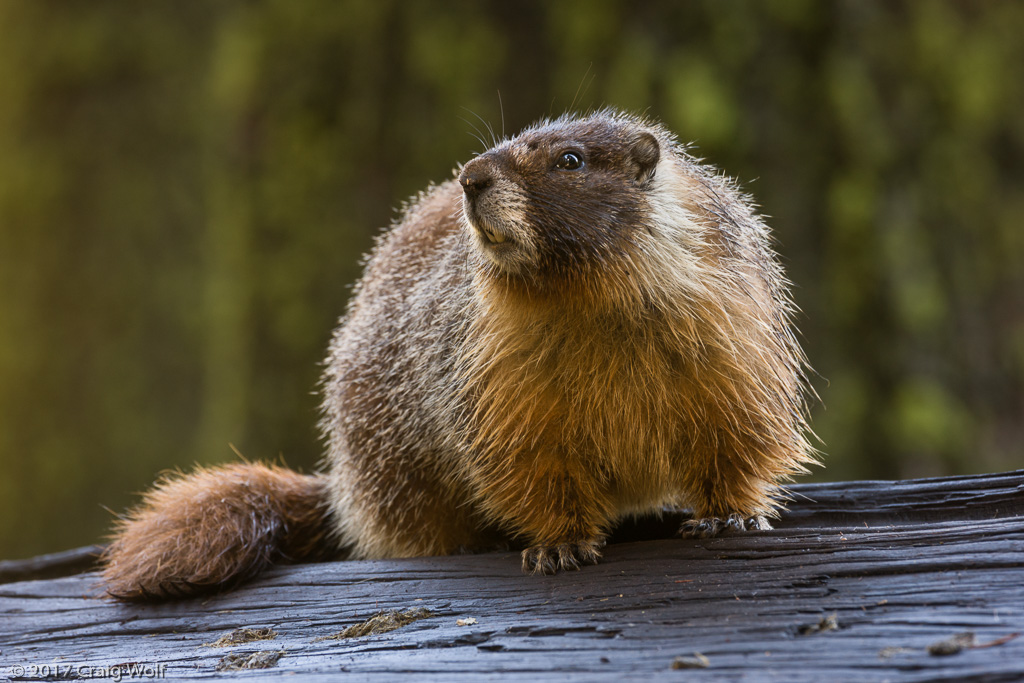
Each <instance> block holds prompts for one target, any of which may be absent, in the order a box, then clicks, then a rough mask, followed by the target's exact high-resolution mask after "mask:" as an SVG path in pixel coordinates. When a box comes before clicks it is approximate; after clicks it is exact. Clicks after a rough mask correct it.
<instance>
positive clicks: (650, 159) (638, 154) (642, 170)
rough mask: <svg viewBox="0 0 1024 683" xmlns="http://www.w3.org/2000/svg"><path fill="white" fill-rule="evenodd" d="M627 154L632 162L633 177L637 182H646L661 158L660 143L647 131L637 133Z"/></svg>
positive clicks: (651, 176)
mask: <svg viewBox="0 0 1024 683" xmlns="http://www.w3.org/2000/svg"><path fill="white" fill-rule="evenodd" d="M629 154H630V159H631V160H632V162H633V179H634V180H635V181H636V182H637V183H639V184H643V183H646V182H647V181H648V180H650V179H651V178H653V177H654V169H655V168H657V166H658V160H659V159H660V158H661V145H659V144H658V139H657V138H655V137H654V136H653V135H651V134H650V133H647V132H643V133H638V134H637V135H636V136H635V137H634V138H633V142H632V145H631V146H630V149H629Z"/></svg>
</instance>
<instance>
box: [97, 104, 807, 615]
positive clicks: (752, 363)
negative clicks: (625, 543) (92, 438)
mask: <svg viewBox="0 0 1024 683" xmlns="http://www.w3.org/2000/svg"><path fill="white" fill-rule="evenodd" d="M791 310H792V306H791V304H790V300H789V295H788V291H787V285H786V280H785V278H784V276H783V273H782V270H781V268H780V266H779V264H778V262H777V260H776V257H775V255H774V253H773V252H772V250H771V248H770V246H769V236H768V229H767V227H766V226H765V225H764V223H763V222H762V220H761V219H760V217H759V216H758V215H757V214H756V213H755V212H754V210H753V209H752V208H751V205H750V203H749V202H748V200H747V198H746V197H745V196H744V195H742V194H740V193H739V192H738V191H737V189H736V188H735V187H734V185H733V183H732V182H731V181H729V180H728V179H726V178H723V177H722V176H720V175H717V174H716V173H714V172H713V171H711V170H709V169H708V168H707V167H705V166H702V165H701V164H699V163H698V161H697V160H695V159H694V158H693V157H691V156H690V155H689V154H687V152H686V150H685V149H684V148H683V147H682V146H680V145H679V144H678V143H677V142H676V141H675V139H674V138H673V136H672V135H671V134H670V133H669V132H667V131H666V130H665V129H664V128H662V127H661V126H659V125H657V124H655V123H652V122H650V121H647V120H643V119H640V118H637V117H633V116H629V115H625V114H620V113H616V112H612V111H602V112H598V113H596V114H592V115H588V116H582V117H572V116H565V117H562V118H559V119H557V120H554V121H547V122H542V123H540V124H539V125H537V126H535V127H532V128H529V129H527V130H525V131H524V132H522V133H521V134H520V135H518V136H516V137H514V138H512V139H510V140H506V141H503V142H501V143H499V144H497V145H496V146H495V147H494V148H493V149H491V150H489V151H487V152H486V153H484V154H481V155H480V156H478V157H476V158H475V159H473V160H472V161H470V162H469V163H467V164H466V165H465V166H463V167H462V168H461V171H460V172H459V174H458V179H457V180H450V181H448V182H446V183H444V184H442V185H439V186H437V187H432V188H431V189H429V190H427V191H426V192H424V193H423V194H422V195H421V196H420V197H419V198H418V199H417V200H416V201H415V202H414V203H413V204H412V205H411V206H410V207H409V208H408V210H407V211H406V212H405V214H404V216H403V217H402V218H401V220H400V221H399V222H398V223H397V224H396V225H394V226H393V227H392V228H391V229H390V230H389V231H388V232H387V233H386V234H385V235H384V236H383V238H382V239H381V240H380V241H379V242H378V244H377V246H376V248H375V249H374V251H373V253H372V256H371V258H370V260H369V263H368V265H367V268H366V273H365V275H364V276H363V279H362V281H361V282H360V283H359V285H358V286H357V288H356V291H355V295H354V297H353V299H352V302H351V304H350V306H349V310H348V313H347V315H346V316H345V317H344V319H343V320H342V322H341V324H340V326H339V327H338V329H337V332H336V333H335V335H334V339H333V341H332V343H331V347H330V354H329V356H328V359H327V369H326V372H325V373H324V377H323V394H324V399H323V409H324V418H323V424H322V426H323V431H324V434H325V437H326V441H327V455H326V458H325V461H324V468H323V472H322V473H321V474H317V475H300V474H297V473H295V472H292V471H290V470H286V469H283V468H280V467H271V466H266V465H261V464H249V463H238V464H234V465H228V466H225V467H219V468H214V469H201V470H199V471H197V472H195V473H193V474H190V475H187V476H172V477H167V478H165V479H164V480H163V481H161V482H159V483H158V485H157V486H156V487H155V488H154V489H153V490H152V491H150V492H149V493H147V494H146V495H145V497H144V499H143V502H142V504H141V505H140V506H139V507H138V508H137V509H135V510H133V511H132V512H130V513H129V514H128V516H126V518H124V519H123V520H122V521H121V522H120V524H119V528H118V530H117V535H116V537H115V541H114V543H113V544H112V545H111V546H110V548H109V550H108V551H107V554H106V558H105V559H106V568H105V571H104V579H105V581H106V585H107V587H108V590H109V592H110V593H111V594H112V595H115V596H118V597H122V598H125V599H144V598H165V597H175V596H181V595H188V594H192V593H196V592H199V591H203V590H210V589H216V588H220V587H224V586H227V585H229V584H232V583H234V582H237V581H239V580H242V579H245V578H247V577H250V576H252V575H254V574H255V573H257V572H258V571H260V570H261V569H262V568H264V567H265V566H267V565H268V564H269V563H271V562H274V561H279V560H298V559H306V558H312V557H323V556H328V555H331V554H339V553H347V554H348V556H350V557H353V558H380V557H409V556H417V555H438V554H447V553H454V552H459V551H462V550H473V549H486V548H490V547H494V545H495V544H496V543H499V542H501V541H502V540H503V539H504V540H511V541H513V542H517V543H519V544H521V545H522V546H524V547H525V548H526V549H525V550H524V551H523V567H524V569H527V570H530V571H540V572H544V573H550V572H554V571H556V570H558V569H574V568H577V567H578V566H579V565H580V564H581V563H592V562H595V561H596V560H597V559H598V557H599V556H600V548H601V546H602V544H603V538H604V535H605V533H606V532H607V530H608V529H609V527H610V526H611V525H613V524H614V523H615V522H616V520H618V519H620V518H622V517H623V516H626V515H631V514H635V513H642V512H647V511H652V510H657V509H659V508H661V507H662V506H665V505H677V506H686V507H688V508H692V509H693V511H694V514H693V517H694V519H693V521H691V522H689V523H687V524H686V525H685V526H684V532H685V533H689V534H695V535H710V534H714V533H717V532H718V531H719V530H720V529H721V528H722V527H723V526H726V525H732V526H734V527H737V528H740V529H743V528H757V529H761V528H770V527H768V524H767V522H766V520H765V518H766V517H769V516H771V515H772V514H773V513H774V511H775V509H776V507H777V505H778V496H779V484H780V482H781V481H783V480H784V479H786V478H787V477H788V476H790V475H793V474H795V473H798V472H802V471H804V467H805V465H806V464H808V463H810V462H812V460H813V455H812V450H811V448H810V447H809V445H808V442H807V439H806V433H807V425H806V421H805V415H806V406H805V399H804V392H805V384H806V382H805V378H804V357H803V354H802V352H801V350H800V348H799V346H798V344H797V342H796V340H795V339H794V336H793V331H792V328H791V323H790V314H791Z"/></svg>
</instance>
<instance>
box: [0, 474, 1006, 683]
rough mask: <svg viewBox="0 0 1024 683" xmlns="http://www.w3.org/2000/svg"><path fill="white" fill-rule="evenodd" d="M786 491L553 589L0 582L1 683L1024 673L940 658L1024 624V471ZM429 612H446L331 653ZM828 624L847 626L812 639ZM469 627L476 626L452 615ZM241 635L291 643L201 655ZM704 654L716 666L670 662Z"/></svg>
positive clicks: (658, 526) (334, 567) (615, 557)
mask: <svg viewBox="0 0 1024 683" xmlns="http://www.w3.org/2000/svg"><path fill="white" fill-rule="evenodd" d="M792 496H793V502H792V503H791V504H790V511H789V512H788V513H787V514H786V515H785V517H784V519H783V520H782V521H781V522H780V523H779V524H778V525H777V529H776V530H774V531H771V532H762V533H757V534H751V535H726V536H722V537H720V538H716V539H711V540H681V539H674V538H663V539H660V540H645V541H635V542H625V543H614V544H611V545H609V546H608V547H607V548H606V549H605V553H604V560H603V561H602V563H601V564H600V565H598V566H595V567H586V568H584V569H583V570H582V571H579V572H572V573H568V574H560V575H557V576H551V577H545V576H528V575H524V574H522V573H521V572H520V570H519V558H518V555H517V554H515V553H511V552H509V553H495V554H489V555H471V556H455V557H438V558H424V559H413V560H393V561H359V562H333V563H324V564H307V565H300V566H292V567H280V568H276V569H274V570H272V571H271V572H270V573H268V574H266V575H265V576H264V577H262V578H261V579H259V580H258V581H256V582H254V583H252V584H249V585H247V586H245V587H243V588H241V589H239V590H237V591H235V592H232V593H228V594H226V595H221V596H217V597H213V598H208V599H202V600H190V601H185V602H180V603H170V604H164V605H151V606H138V605H123V604H118V603H114V602H111V601H108V600H104V599H102V598H101V597H100V592H99V590H98V589H97V588H96V587H95V585H94V584H95V581H96V576H95V574H85V575H80V576H74V577H67V578H61V579H49V580H41V581H25V582H20V583H11V584H7V585H3V586H0V680H3V678H4V677H5V676H7V677H12V673H13V674H18V673H21V672H20V670H18V669H17V668H16V667H19V666H21V667H29V668H27V669H26V670H25V671H24V675H23V676H22V678H40V677H41V676H40V675H39V674H41V673H43V671H42V670H40V669H38V668H37V669H35V670H33V669H31V668H30V667H32V666H36V667H42V666H45V665H49V666H50V667H51V670H50V672H49V673H51V674H53V673H54V670H53V668H52V667H54V666H58V665H59V666H60V667H62V668H61V669H60V671H58V672H57V673H58V674H59V675H58V676H53V675H51V676H50V678H51V679H53V678H63V679H67V678H74V677H75V674H76V673H77V674H80V673H81V671H82V670H81V669H79V668H78V667H80V666H82V665H86V666H90V667H100V666H109V665H112V664H118V663H130V662H138V663H140V664H159V663H163V664H166V665H167V668H166V676H167V678H198V677H201V678H215V677H228V676H230V677H232V678H255V677H266V676H270V675H280V674H282V673H295V674H301V675H302V677H303V678H322V679H327V678H328V677H331V676H336V675H337V674H338V673H341V672H351V673H353V674H357V675H356V677H355V678H356V680H371V681H377V680H379V681H390V680H394V679H396V678H405V679H408V680H416V681H421V680H428V681H430V680H436V681H442V680H443V681H450V680H453V679H457V680H473V681H477V680H495V679H523V680H526V679H529V680H548V679H557V680H572V681H595V680H609V681H611V680H616V681H617V680H635V679H643V678H652V679H654V680H695V681H736V680H743V681H758V680H779V681H826V680H840V681H881V680H889V681H933V680H950V681H953V680H955V681H974V680H976V681H1019V680H1024V636H1022V637H1019V638H1013V639H1010V640H1007V641H1006V642H1002V643H1001V644H998V645H993V646H991V647H986V648H971V649H966V650H964V651H962V652H960V653H958V654H954V655H950V656H941V657H940V656H934V655H930V654H928V652H927V651H926V647H927V646H928V645H930V644H932V643H934V642H937V641H939V640H942V639H945V638H948V637H950V636H953V635H955V634H957V633H960V632H964V631H972V632H974V634H975V635H976V641H977V642H978V643H979V644H982V645H984V644H986V643H989V642H992V641H997V639H1000V638H1003V637H1005V636H1009V635H1012V634H1013V633H1017V632H1022V633H1024V566H1022V565H1024V471H1018V472H1011V473H1005V474H995V475H981V476H973V477H956V478H944V479H930V480H916V481H905V482H844V483H836V484H817V485H801V486H794V487H793V488H792ZM677 521H678V520H677V519H675V518H673V516H672V515H667V516H666V519H664V520H662V521H661V522H658V521H657V520H645V521H643V522H642V523H638V524H634V525H631V526H629V527H628V528H624V529H622V530H621V531H620V533H619V534H618V537H619V538H622V537H623V536H625V537H627V538H629V537H631V538H641V537H648V538H649V537H651V536H658V535H664V534H665V533H666V532H670V531H671V529H672V528H673V527H674V525H675V523H676V522H677ZM419 607H426V608H428V609H430V610H431V611H432V612H433V613H434V615H435V616H433V617H429V618H426V619H420V620H418V621H415V622H413V623H411V624H409V625H407V626H404V627H402V628H399V629H397V630H394V631H390V632H388V633H383V634H379V635H370V636H364V637H360V638H354V639H349V640H318V638H322V637H324V636H329V635H332V634H335V633H337V632H339V631H341V630H342V629H344V628H345V627H348V626H351V625H353V624H355V623H358V622H361V621H363V620H365V619H367V618H369V617H371V616H373V615H374V614H376V613H377V612H379V611H381V610H391V609H399V610H405V609H411V608H419ZM832 614H834V615H835V619H836V622H837V624H838V628H837V629H835V630H826V631H820V632H814V633H809V634H805V633H806V632H807V631H814V626H815V625H817V624H819V623H820V622H822V620H823V619H825V618H827V617H828V616H829V615H832ZM467 618H473V619H475V620H476V623H473V624H470V625H465V626H460V625H458V624H457V620H459V619H467ZM242 626H244V627H251V628H260V627H271V628H273V630H274V631H277V633H278V635H277V637H276V638H275V639H274V640H261V641H256V642H252V643H247V644H242V645H235V646H231V647H224V648H215V647H206V646H204V643H210V642H212V641H214V640H215V639H216V638H218V637H219V636H221V635H224V634H225V633H227V632H229V631H231V630H232V629H234V628H236V627H242ZM257 651H284V654H283V656H281V657H280V658H279V659H278V660H277V663H276V664H275V665H274V666H273V667H272V668H269V669H264V670H243V671H225V672H218V671H217V670H216V669H217V665H218V663H219V662H220V660H221V659H222V658H223V657H225V656H226V655H228V654H236V655H237V654H241V655H246V654H249V653H252V652H257ZM697 652H699V653H701V654H703V655H704V656H705V657H706V658H707V662H708V667H707V668H702V669H688V670H673V669H672V662H673V659H674V658H675V657H677V656H683V657H692V656H693V655H694V653H697ZM269 659H270V660H272V659H273V658H272V657H271V658H269ZM67 667H74V668H73V669H71V670H70V671H68V670H67ZM33 674H35V675H33ZM15 678H16V679H17V677H16V676H15Z"/></svg>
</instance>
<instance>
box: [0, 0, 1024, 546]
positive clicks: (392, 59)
mask: <svg viewBox="0 0 1024 683" xmlns="http://www.w3.org/2000/svg"><path fill="white" fill-rule="evenodd" d="M1022 35H1024V4H1021V3H1012V2H1001V3H1000V2H940V1H935V2H890V1H885V2H882V1H865V0H849V1H847V2H810V1H808V2H800V1H796V0H778V1H774V2H763V1H757V2H732V1H718V0H709V1H707V2H672V3H657V2H651V3H634V2H627V1H626V0H586V1H579V2H550V3H542V2H522V3H510V2H478V1H477V2H473V1H469V0H464V1H444V2H442V1H439V0H438V1H433V2H428V1H423V2H416V3H398V2H388V1H383V0H367V1H352V0H346V1H338V0H318V1H314V0H266V1H256V0H245V1H242V0H220V1H218V0H208V1H207V2H173V3H172V2H162V3H138V2H134V3H124V2H113V1H110V0H91V1H90V2H77V1H74V2H68V1H67V0H0V297H2V298H0V557H2V558H12V557H19V556H27V555H31V554H35V553H41V552H48V551H55V550H60V549H64V548H68V547H72V546H76V545H82V544H86V543H91V542H95V541H97V540H98V539H99V537H100V536H101V534H102V533H103V532H104V531H105V529H106V528H107V527H108V525H109V521H110V513H109V511H108V510H106V509H104V506H106V507H108V508H111V509H114V510H119V509H121V508H123V507H124V506H126V505H128V504H129V503H130V502H131V501H132V500H133V493H134V492H137V491H140V490H142V489H144V488H145V487H146V486H147V485H148V484H149V483H150V482H151V481H152V480H153V479H154V477H155V476H156V475H157V473H158V472H160V471H161V470H163V469H165V468H170V467H176V466H182V467H187V466H190V465H191V464H192V463H195V462H201V463H213V462H219V461H224V460H228V459H231V458H233V457H234V456H233V454H232V453H231V450H230V449H229V446H228V444H229V443H231V444H234V445H235V446H237V448H238V449H239V450H240V451H241V452H243V453H244V454H245V455H246V456H248V457H250V458H277V457H279V456H283V457H284V459H285V460H286V461H287V462H288V463H289V464H290V465H292V466H296V467H301V468H303V469H306V470H309V469H311V468H313V467H315V463H316V461H317V459H318V457H319V453H320V444H319V442H318V435H317V431H316V428H315V424H316V421H317V419H318V415H317V398H316V396H315V392H316V382H317V377H318V373H319V361H320V358H321V356H322V353H323V350H324V348H325V346H326V344H327V341H328V338H329V335H330V332H331V329H332V327H333V325H334V323H335V320H336V318H337V316H338V315H339V314H340V313H341V312H342V310H343V308H344V305H345V301H346V298H347V296H348V294H349V291H350V290H349V288H350V285H351V283H352V282H353V281H354V280H355V278H356V277H357V276H358V274H359V272H360V267H359V258H360V254H362V253H363V252H364V251H365V250H366V249H367V248H368V247H369V246H370V244H371V240H372V238H373V236H374V235H375V234H376V233H377V232H379V230H380V228H381V226H384V225H386V224H387V223H388V222H389V221H390V220H391V219H392V218H393V217H394V216H395V213H394V207H396V206H398V205H399V204H400V203H401V202H402V201H403V200H404V199H405V198H407V197H408V196H410V195H412V194H414V193H415V192H417V191H418V190H420V189H422V188H423V187H425V186H426V184H427V183H428V182H429V181H435V182H439V181H442V180H444V179H445V178H447V177H448V176H449V174H450V172H451V169H452V167H453V166H454V164H455V162H457V161H460V160H461V161H465V160H467V159H469V158H470V157H471V155H472V154H473V153H474V152H479V151H482V150H481V148H480V144H479V143H478V142H477V141H476V140H474V138H473V136H472V135H471V134H470V133H471V131H472V129H473V128H474V127H481V123H480V122H479V121H478V120H477V118H478V117H481V118H482V119H484V120H486V121H487V122H489V123H490V124H491V125H492V126H493V127H494V128H495V130H496V131H497V132H498V133H499V134H500V132H501V130H502V129H504V131H505V132H506V133H510V134H511V133H513V132H515V131H516V130H518V129H520V128H522V127H523V126H524V125H526V124H529V123H531V122H533V121H534V120H536V119H538V118H540V117H542V116H546V115H549V114H559V113H561V112H563V111H564V110H566V109H568V108H570V107H573V106H575V108H576V109H588V108H592V107H597V106H602V105H614V106H617V107H621V108H625V109H629V110H632V111H639V112H647V113H649V114H650V115H651V116H653V117H656V118H659V119H661V120H663V121H664V122H665V123H666V124H667V125H668V126H669V127H670V128H672V129H673V130H675V131H676V132H678V134H679V135H680V137H681V138H682V139H684V140H693V141H695V142H696V143H697V144H698V154H699V155H701V156H703V157H705V158H706V159H708V160H709V161H711V162H712V163H714V164H715V165H717V166H719V167H720V168H722V169H724V170H725V171H726V172H728V173H729V174H731V175H734V176H736V177H738V178H740V179H741V180H742V181H743V183H744V186H745V187H746V189H747V190H749V191H750V192H752V193H753V194H755V195H756V197H757V198H758V200H759V202H760V204H761V206H762V209H763V211H764V213H766V214H767V215H769V216H771V218H770V221H769V222H770V224H771V225H772V226H773V227H774V229H775V231H776V234H777V236H778V240H779V251H780V252H781V253H782V255H783V258H784V261H785V262H786V264H787V267H788V271H789V275H790V277H791V279H792V280H793V281H794V282H795V283H796V288H795V297H796V300H797V303H798V304H799V306H800V307H801V308H802V309H803V314H802V315H801V317H800V319H799V326H800V328H801V330H802V332H803V337H804V340H805V346H806V349H807V352H808V355H809V356H810V359H811V362H812V364H813V365H814V367H815V368H816V369H817V371H818V372H819V373H820V377H818V378H816V379H815V384H816V387H817V390H818V392H819V393H820V395H821V397H822V399H823V405H817V406H816V407H815V409H814V416H813V417H814V425H815V428H816V430H817V432H818V433H819V435H820V436H821V438H822V440H823V441H824V444H825V445H824V446H823V447H822V448H823V450H824V451H825V452H826V453H827V457H826V462H827V468H826V469H825V470H822V471H819V472H818V473H816V475H815V476H816V477H818V478H828V479H844V478H871V477H880V478H881V477H884V478H888V477H909V476H923V475H939V474H948V473H965V472H982V471H996V470H1005V469H1013V468H1018V467H1022V466H1024V454H1022V453H1024V78H1022V77H1021V74H1022V73H1024V40H1022V39H1021V36H1022ZM499 92H500V99H499V94H498V93H499Z"/></svg>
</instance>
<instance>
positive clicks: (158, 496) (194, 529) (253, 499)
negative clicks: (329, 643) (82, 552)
mask: <svg viewBox="0 0 1024 683" xmlns="http://www.w3.org/2000/svg"><path fill="white" fill-rule="evenodd" d="M116 532H117V533H116V540H115V541H114V542H113V543H112V544H111V545H110V546H108V548H107V550H106V553H105V554H104V561H105V563H106V568H105V570H104V575H103V578H104V580H105V582H106V588H107V592H108V593H110V594H111V595H113V596H115V597H118V598H121V599H123V600H160V599H166V598H176V597H185V596H188V595H195V594H198V593H203V592H210V591H217V590H221V589H224V588H229V587H231V586H232V585H234V584H237V583H239V582H241V581H244V580H246V579H249V578H252V577H253V576H255V575H256V574H258V573H259V572H261V571H262V570H263V569H266V568H267V567H268V566H270V565H271V564H273V563H275V562H282V561H288V562H296V561H301V560H314V559H321V558H327V557H330V556H331V555H336V554H338V551H337V550H335V549H334V546H333V544H332V543H331V540H330V538H329V536H330V533H331V526H330V523H329V518H328V510H327V500H326V497H325V484H324V480H323V478H322V477H319V476H313V475H303V474H298V473H296V472H293V471H291V470H288V469H285V468H282V467H275V466H270V465H262V464H258V463H235V464H231V465H225V466H223V467H213V468H200V469H198V470H197V471H195V472H193V473H191V474H189V475H181V474H168V475H165V476H164V477H163V478H162V479H161V480H160V481H158V482H157V483H156V485H155V486H154V488H153V489H151V490H150V491H148V492H147V493H146V494H145V496H144V497H143V500H142V503H141V504H140V505H139V506H138V507H137V508H135V509H134V510H132V511H130V512H129V513H128V515H127V516H125V517H124V518H122V519H121V520H120V522H119V523H118V527H117V529H116Z"/></svg>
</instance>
